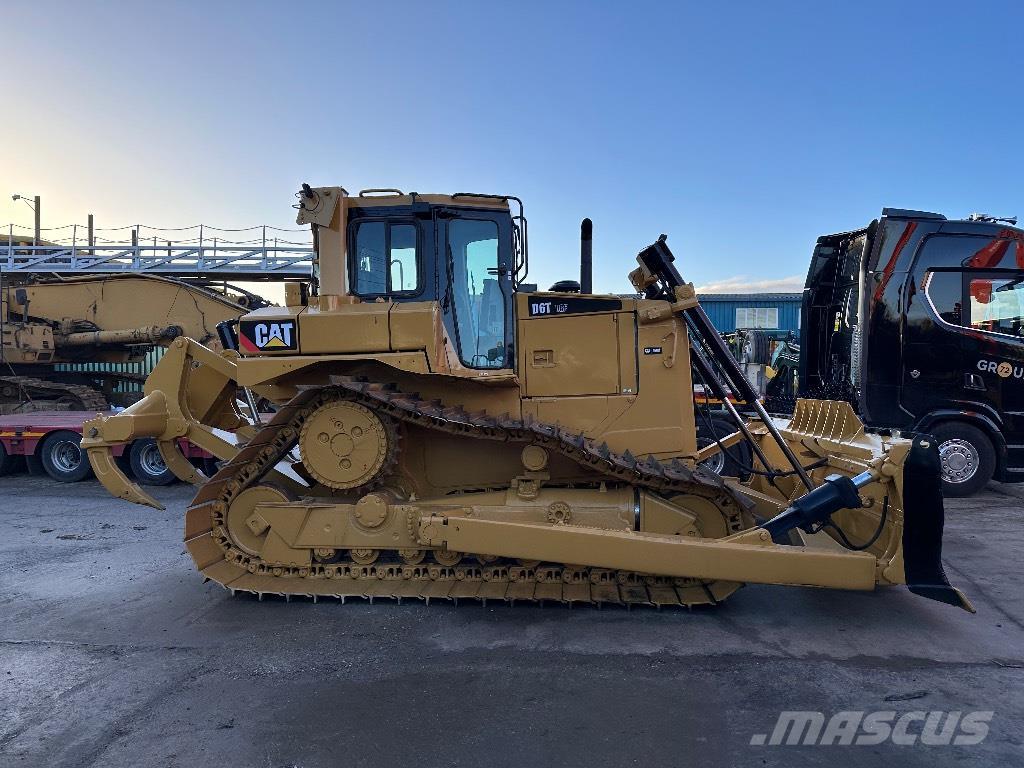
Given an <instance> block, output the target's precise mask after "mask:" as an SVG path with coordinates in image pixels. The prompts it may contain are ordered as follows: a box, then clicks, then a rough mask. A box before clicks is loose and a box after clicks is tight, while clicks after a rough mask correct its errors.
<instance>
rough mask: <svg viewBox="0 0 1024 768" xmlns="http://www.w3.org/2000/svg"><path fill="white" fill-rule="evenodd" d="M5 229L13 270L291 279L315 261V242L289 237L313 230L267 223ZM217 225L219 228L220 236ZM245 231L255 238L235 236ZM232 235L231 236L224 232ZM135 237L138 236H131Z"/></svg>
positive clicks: (0, 244)
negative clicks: (34, 235)
mask: <svg viewBox="0 0 1024 768" xmlns="http://www.w3.org/2000/svg"><path fill="white" fill-rule="evenodd" d="M5 228H6V229H7V230H8V232H7V237H6V238H3V236H2V235H0V271H2V272H7V273H12V272H20V273H29V272H49V273H57V274H64V275H74V274H96V273H118V272H146V273H149V274H156V275H168V276H177V277H189V276H193V277H199V276H204V277H209V276H216V275H223V276H225V277H234V278H253V279H261V278H264V279H266V278H270V279H282V278H285V279H286V278H303V277H308V276H309V274H310V272H311V270H312V262H313V247H312V244H311V243H310V242H309V241H308V240H301V241H298V240H296V239H291V240H289V239H285V238H286V237H292V238H295V237H296V235H294V234H290V233H293V232H302V233H303V234H308V230H290V229H281V228H276V227H266V226H264V227H249V228H247V229H245V230H228V229H218V228H215V227H208V226H204V225H196V226H194V227H181V228H177V229H158V228H155V227H146V226H144V225H135V226H132V227H117V228H114V229H112V230H96V231H97V232H101V231H109V232H111V233H113V232H117V233H118V234H117V235H115V237H114V238H111V239H107V238H103V237H97V236H95V234H94V233H93V232H90V233H89V237H88V238H87V239H83V238H80V237H79V232H78V229H79V227H78V225H68V226H67V227H57V228H54V229H53V230H46V231H45V232H44V233H43V239H42V241H41V242H39V243H37V244H36V243H32V241H31V240H28V241H27V242H26V238H25V236H24V235H20V233H18V234H16V233H15V231H14V229H15V225H7V227H5ZM147 229H148V230H150V231H151V232H152V233H153V234H152V235H151V236H145V235H144V234H143V233H144V232H145V230H147ZM63 230H68V232H67V233H64V237H58V236H57V235H58V231H60V232H62V233H63ZM268 230H269V231H268ZM211 231H212V232H214V233H216V234H214V235H213V237H211V236H210V233H211ZM158 232H159V233H160V234H157V233H158ZM243 232H244V233H248V234H250V235H252V236H251V237H250V238H249V239H242V240H239V239H229V238H230V237H235V238H237V237H239V235H240V234H241V233H243ZM224 233H230V234H229V236H228V237H224ZM298 236H299V237H301V235H298ZM242 237H245V235H242ZM129 238H130V242H126V240H128V239H129ZM5 240H6V242H4V241H5Z"/></svg>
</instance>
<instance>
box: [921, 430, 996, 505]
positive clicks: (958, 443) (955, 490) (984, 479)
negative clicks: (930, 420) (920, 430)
mask: <svg viewBox="0 0 1024 768" xmlns="http://www.w3.org/2000/svg"><path fill="white" fill-rule="evenodd" d="M932 436H933V437H934V438H935V439H936V440H938V441H939V459H940V461H941V462H942V493H943V495H945V496H970V495H972V494H974V493H977V492H978V491H980V490H981V489H982V488H984V487H985V486H986V485H987V484H988V481H989V480H991V479H992V475H993V474H994V473H995V470H996V451H995V448H993V447H992V441H991V440H989V438H988V436H987V435H986V434H985V433H984V432H982V431H981V430H980V429H978V428H977V427H974V426H971V425H970V424H964V423H963V422H959V421H949V422H946V423H945V424H940V425H939V426H937V427H936V428H935V429H934V430H932Z"/></svg>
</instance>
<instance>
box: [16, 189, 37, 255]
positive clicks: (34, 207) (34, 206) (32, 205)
mask: <svg viewBox="0 0 1024 768" xmlns="http://www.w3.org/2000/svg"><path fill="white" fill-rule="evenodd" d="M11 200H13V201H14V202H18V201H19V200H21V201H23V202H24V203H25V205H27V206H28V207H29V208H31V209H32V212H33V213H34V214H35V219H36V221H35V232H34V234H33V236H32V245H39V241H40V240H41V239H42V238H40V236H39V233H40V231H41V228H40V218H39V214H40V205H39V195H36V196H35V197H33V198H32V202H31V203H30V202H29V201H28V198H27V197H25V196H24V195H11Z"/></svg>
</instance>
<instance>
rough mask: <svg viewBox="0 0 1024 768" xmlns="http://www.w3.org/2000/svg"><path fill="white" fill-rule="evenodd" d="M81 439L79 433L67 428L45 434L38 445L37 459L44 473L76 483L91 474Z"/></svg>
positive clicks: (66, 481) (64, 481)
mask: <svg viewBox="0 0 1024 768" xmlns="http://www.w3.org/2000/svg"><path fill="white" fill-rule="evenodd" d="M81 441H82V436H81V435H80V434H78V433H77V432H72V431H71V430H67V429H64V430H60V431H58V432H51V433H50V434H49V435H47V436H46V438H45V439H44V440H43V443H42V445H41V446H40V447H39V460H40V461H41V462H42V465H43V469H44V470H46V474H48V475H49V476H50V477H52V478H53V479H54V480H57V481H59V482H61V483H77V482H78V481H79V480H84V479H85V478H87V477H88V476H89V475H90V474H92V467H91V466H89V459H88V458H87V457H86V455H85V451H83V450H82V447H81V445H80V443H81Z"/></svg>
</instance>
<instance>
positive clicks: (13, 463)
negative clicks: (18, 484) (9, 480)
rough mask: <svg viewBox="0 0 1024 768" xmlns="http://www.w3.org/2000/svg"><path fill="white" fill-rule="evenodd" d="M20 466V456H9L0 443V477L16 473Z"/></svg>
mask: <svg viewBox="0 0 1024 768" xmlns="http://www.w3.org/2000/svg"><path fill="white" fill-rule="evenodd" d="M21 464H22V461H21V456H17V455H11V454H9V453H8V452H7V449H6V448H4V444H3V443H0V476H2V475H9V474H11V473H12V472H17V471H18V469H19V468H20V466H21Z"/></svg>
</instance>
